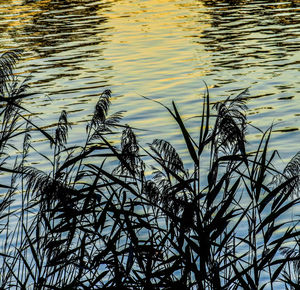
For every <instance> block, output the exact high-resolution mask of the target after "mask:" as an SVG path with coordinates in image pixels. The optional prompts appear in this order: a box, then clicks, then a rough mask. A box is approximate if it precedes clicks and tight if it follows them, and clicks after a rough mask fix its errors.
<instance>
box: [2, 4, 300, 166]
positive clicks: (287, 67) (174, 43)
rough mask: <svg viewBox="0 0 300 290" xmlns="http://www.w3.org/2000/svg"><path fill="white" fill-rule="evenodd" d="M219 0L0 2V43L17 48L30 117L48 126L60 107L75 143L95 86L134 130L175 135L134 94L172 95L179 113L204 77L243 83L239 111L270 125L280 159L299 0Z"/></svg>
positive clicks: (293, 121) (289, 133)
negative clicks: (108, 93)
mask: <svg viewBox="0 0 300 290" xmlns="http://www.w3.org/2000/svg"><path fill="white" fill-rule="evenodd" d="M227 2H230V1H227ZM231 2H232V3H231V4H228V3H226V1H192V0H185V1H180V0H172V1H171V0H169V1H167V0H148V1H129V0H119V1H91V0H80V1H79V0H78V1H51V0H42V1H26V0H24V1H19V0H8V1H7V0H6V1H0V33H1V34H0V50H1V52H4V51H6V50H9V49H13V48H19V49H23V50H24V54H23V58H22V60H21V61H20V63H19V65H18V72H19V73H20V74H21V75H22V76H24V75H29V74H31V75H32V76H33V78H32V84H31V85H32V88H33V91H35V92H38V93H39V94H38V95H35V96H34V97H32V98H31V99H28V100H27V101H26V102H25V105H26V106H27V107H28V108H30V110H31V112H32V115H33V120H34V121H35V122H36V123H37V124H39V125H40V126H44V125H45V126H46V125H47V126H48V128H49V130H50V132H51V125H53V124H54V123H55V122H57V119H58V116H59V114H60V111H61V110H62V109H65V110H66V111H67V112H68V113H69V119H70V121H71V122H72V123H73V124H74V126H73V134H72V139H73V142H75V143H78V142H80V141H81V140H82V134H81V133H82V132H83V131H84V130H85V125H84V124H83V122H86V121H87V120H88V119H89V118H90V117H91V114H92V112H93V107H94V105H95V103H96V102H97V100H98V96H99V94H100V93H101V92H102V91H103V90H104V89H111V90H112V93H113V106H112V111H117V110H126V111H127V112H126V113H125V116H124V122H126V123H128V124H130V125H132V126H134V127H138V128H141V129H145V130H147V131H140V133H139V135H141V136H143V138H141V139H142V140H145V141H147V142H149V141H151V140H152V139H153V138H156V137H164V138H167V139H169V140H171V141H174V142H175V143H176V142H177V141H176V140H177V139H179V138H177V137H178V131H177V130H175V129H174V128H176V127H175V126H174V125H173V122H172V120H171V118H170V116H169V115H168V113H167V112H166V111H165V110H163V109H162V108H161V107H160V106H159V105H157V104H156V103H153V102H150V101H147V100H145V99H143V98H142V97H141V96H140V95H144V96H147V97H150V98H153V99H156V100H159V101H161V102H163V103H164V104H166V105H170V103H171V101H172V100H174V101H175V102H176V103H177V104H178V107H179V109H180V112H181V113H182V114H183V116H184V117H185V118H188V117H191V116H193V115H196V114H199V113H200V109H201V106H200V102H199V99H200V96H201V95H203V93H204V91H205V85H204V82H206V83H207V85H208V87H209V89H210V95H211V100H212V101H217V100H221V99H224V98H225V97H227V96H229V95H235V94H237V92H239V91H240V90H242V89H244V88H247V87H248V88H249V90H250V98H249V102H248V106H249V111H248V115H249V120H250V121H251V123H252V124H254V125H255V126H258V127H261V128H263V129H266V128H267V127H268V126H270V125H271V123H272V122H273V123H275V124H277V125H276V127H275V132H274V134H273V141H272V148H276V149H279V151H280V152H281V154H282V158H283V160H285V159H290V158H291V157H292V156H293V155H294V154H295V153H296V152H297V151H298V150H299V147H298V144H299V140H300V132H299V128H300V95H299V90H300V85H299V84H300V77H299V76H300V73H299V69H300V61H299V59H300V58H299V56H300V50H299V48H300V13H299V9H300V8H299V7H300V6H299V3H300V2H299V1H298V0H293V1H285V2H283V1H231ZM189 125H190V126H191V131H193V130H196V128H197V127H196V122H192V121H191V122H190V124H189ZM248 138H249V140H254V141H255V140H258V138H259V135H257V134H256V133H251V132H250V134H249V137H248ZM178 142H179V141H178ZM37 146H42V145H37ZM40 149H41V148H40ZM43 150H44V151H47V150H48V147H45V148H43ZM37 162H38V160H37Z"/></svg>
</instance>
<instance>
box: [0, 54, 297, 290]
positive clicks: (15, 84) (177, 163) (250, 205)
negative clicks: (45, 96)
mask: <svg viewBox="0 0 300 290" xmlns="http://www.w3.org/2000/svg"><path fill="white" fill-rule="evenodd" d="M18 57H19V53H17V52H9V53H5V54H3V55H2V56H1V58H0V89H1V91H0V94H1V96H0V97H1V100H0V101H1V112H0V117H1V120H0V122H1V136H0V151H1V164H0V170H1V173H2V174H5V176H6V180H9V184H0V186H1V193H2V195H1V200H0V201H1V202H0V221H1V224H0V234H1V245H0V246H1V249H0V261H1V268H0V270H1V272H0V288H1V289H11V288H18V289H98V288H107V289H108V288H110V289H113V288H115V289H241V288H242V289H278V287H286V288H288V289H298V288H297V287H298V285H299V282H300V281H299V280H300V267H299V259H300V256H299V246H300V242H299V234H300V233H299V231H298V227H297V225H298V220H297V218H298V217H297V216H296V217H292V216H291V215H290V211H291V210H292V209H294V208H295V209H296V208H297V206H298V203H299V201H300V199H299V196H298V182H299V170H300V167H299V165H300V154H297V155H296V156H295V157H294V158H293V159H292V160H291V161H290V162H289V163H288V165H287V166H286V168H285V169H284V171H283V172H282V173H280V172H278V171H277V170H276V169H275V168H274V167H273V165H272V162H273V159H274V158H275V156H276V152H269V151H268V144H269V140H270V136H271V129H272V128H270V129H269V130H268V131H267V132H265V133H262V138H261V141H260V143H259V146H258V148H257V149H256V150H255V151H252V152H251V153H248V152H247V143H246V141H245V134H246V128H247V119H246V115H245V112H246V109H247V108H246V105H245V95H246V94H247V91H243V92H242V93H241V94H239V95H238V96H236V97H234V98H228V99H226V100H225V101H223V102H219V103H216V104H214V105H213V106H211V104H210V97H209V94H208V90H207V92H206V94H205V96H204V97H203V99H202V112H201V115H200V117H199V134H198V138H197V140H196V139H195V138H192V136H191V135H190V133H189V131H188V129H187V127H186V125H185V122H184V120H183V119H182V118H181V115H180V113H179V112H178V109H177V106H176V104H175V103H173V104H172V108H168V107H165V108H166V110H167V111H168V112H169V114H170V115H171V116H172V117H173V118H174V120H175V122H176V123H177V124H178V130H179V131H180V133H181V136H182V139H183V140H184V142H185V145H186V150H187V152H188V154H189V155H188V156H189V158H188V159H189V160H188V161H186V159H185V161H183V160H182V159H181V157H180V154H179V153H178V152H177V151H176V149H175V148H174V147H173V146H172V144H171V143H169V142H168V141H166V140H161V139H155V140H154V141H153V142H152V143H151V144H149V146H148V147H147V148H144V146H141V145H140V144H139V143H138V138H137V137H136V135H135V133H134V130H133V129H132V128H131V127H129V126H128V125H121V124H120V120H121V117H122V112H117V113H114V114H110V112H109V107H110V98H111V92H110V91H109V90H106V91H104V92H103V93H102V94H101V96H100V97H99V100H98V102H97V104H96V106H95V111H94V114H93V117H92V118H91V120H90V121H89V122H88V124H87V126H86V131H87V136H86V140H85V142H84V145H83V146H80V145H77V146H69V145H68V144H67V140H68V134H69V130H70V128H71V126H70V123H69V121H68V116H67V113H66V112H65V111H63V112H62V113H61V115H60V117H59V119H58V122H57V126H56V128H55V132H54V134H53V135H51V134H50V133H49V132H47V131H45V130H43V129H41V128H39V127H38V126H37V125H36V124H35V123H34V121H33V120H29V119H28V118H26V117H24V115H25V114H24V112H25V109H24V108H23V107H22V106H21V103H20V100H21V99H22V98H24V97H26V96H27V95H26V89H27V87H26V86H27V85H26V83H21V84H20V83H19V81H18V79H17V78H15V77H14V75H13V71H12V69H13V67H14V65H15V62H16V61H17V59H18ZM159 104H160V105H162V104H161V103H159ZM162 106H164V105H162ZM31 130H36V131H37V132H38V133H40V134H42V135H43V137H44V138H46V139H47V140H48V141H49V152H52V153H51V154H49V156H45V155H42V154H41V156H43V158H45V159H47V160H48V162H49V163H50V165H51V171H49V172H44V171H41V170H38V169H37V168H34V167H32V166H28V165H27V158H28V156H29V155H30V154H31V151H32V150H34V146H33V145H32V143H31V142H30V141H31V138H30V132H31ZM22 134H24V135H23V137H24V138H23V139H24V142H23V148H21V150H20V149H18V148H14V140H16V138H19V137H20V136H22ZM117 134H119V135H120V142H119V144H116V143H115V142H114V143H113V142H111V138H110V137H111V136H115V135H117ZM114 139H115V137H114ZM9 146H11V147H12V149H18V150H19V151H20V153H18V154H16V156H11V155H9V153H7V152H10V150H11V149H9ZM14 152H15V151H14ZM34 154H37V153H36V152H35V153H34ZM13 157H15V158H14V159H13ZM8 159H9V160H8ZM149 159H150V160H151V165H150V164H149V163H148V161H149ZM12 160H14V162H12ZM147 160H148V161H147ZM8 161H9V162H8ZM185 163H187V164H185ZM191 164H192V165H191ZM282 285H284V286H282Z"/></svg>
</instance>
